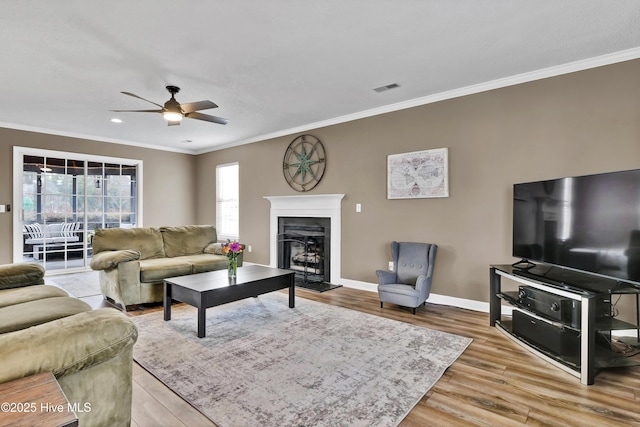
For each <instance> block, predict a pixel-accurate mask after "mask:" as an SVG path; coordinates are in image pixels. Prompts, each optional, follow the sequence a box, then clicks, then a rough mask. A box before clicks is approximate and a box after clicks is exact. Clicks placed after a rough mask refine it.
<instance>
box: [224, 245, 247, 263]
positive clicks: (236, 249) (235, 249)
mask: <svg viewBox="0 0 640 427" xmlns="http://www.w3.org/2000/svg"><path fill="white" fill-rule="evenodd" d="M241 252H242V245H241V244H240V243H238V242H235V241H233V242H231V241H229V242H227V243H225V244H224V245H222V253H223V254H225V255H226V256H227V258H229V259H230V260H235V259H236V258H238V254H239V253H241Z"/></svg>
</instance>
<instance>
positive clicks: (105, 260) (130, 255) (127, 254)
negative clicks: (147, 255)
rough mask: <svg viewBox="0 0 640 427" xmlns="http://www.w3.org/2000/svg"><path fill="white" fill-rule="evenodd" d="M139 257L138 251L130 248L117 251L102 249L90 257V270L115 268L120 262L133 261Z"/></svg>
mask: <svg viewBox="0 0 640 427" xmlns="http://www.w3.org/2000/svg"><path fill="white" fill-rule="evenodd" d="M138 259H140V252H138V251H134V250H131V249H122V250H119V251H103V252H99V253H97V254H94V255H93V257H91V264H90V266H91V269H92V270H109V269H112V268H116V267H117V266H118V264H120V263H121V262H128V261H135V260H138Z"/></svg>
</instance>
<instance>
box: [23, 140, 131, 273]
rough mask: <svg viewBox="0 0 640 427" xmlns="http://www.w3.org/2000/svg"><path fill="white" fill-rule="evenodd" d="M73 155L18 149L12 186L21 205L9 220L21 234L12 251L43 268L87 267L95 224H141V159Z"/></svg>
mask: <svg viewBox="0 0 640 427" xmlns="http://www.w3.org/2000/svg"><path fill="white" fill-rule="evenodd" d="M25 150H28V149H25ZM33 151H43V150H33ZM48 154H50V155H48ZM75 156H76V155H73V154H71V153H56V152H47V153H46V154H44V155H31V154H24V155H21V163H22V164H21V166H22V167H21V169H22V175H21V176H19V178H20V181H21V185H20V186H17V185H16V187H17V188H18V189H20V190H21V193H22V194H21V195H20V197H21V202H22V203H21V205H22V206H21V210H20V213H21V215H19V221H17V223H16V222H14V224H15V227H19V228H20V229H21V232H20V234H18V233H17V231H14V236H17V235H20V236H21V237H22V238H21V241H20V242H15V245H14V246H15V247H14V253H16V252H18V253H20V254H21V258H22V261H31V262H33V261H35V262H39V263H42V264H43V265H44V267H45V269H46V270H47V271H51V270H67V269H85V268H87V266H88V264H89V261H90V258H91V255H92V252H91V237H92V236H93V233H94V232H95V230H96V229H98V228H117V227H135V226H141V224H138V216H139V213H138V211H139V205H138V203H139V197H138V182H139V179H138V177H139V175H140V169H141V167H142V165H141V163H137V161H131V163H124V162H123V160H125V159H117V160H119V161H120V162H118V163H116V162H113V161H112V160H113V159H104V160H105V161H101V160H102V159H101V158H97V157H95V156H84V157H85V158H82V157H81V156H80V155H77V157H75ZM15 163H16V160H14V164H15ZM14 177H15V174H14ZM14 206H17V205H16V204H15V203H14ZM18 208H19V207H18ZM14 240H15V239H14ZM18 244H19V245H20V247H19V248H17V245H18Z"/></svg>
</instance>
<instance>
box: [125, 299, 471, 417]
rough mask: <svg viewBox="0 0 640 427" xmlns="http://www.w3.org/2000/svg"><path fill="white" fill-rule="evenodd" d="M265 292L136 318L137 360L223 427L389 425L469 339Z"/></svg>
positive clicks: (434, 380) (422, 391)
mask: <svg viewBox="0 0 640 427" xmlns="http://www.w3.org/2000/svg"><path fill="white" fill-rule="evenodd" d="M287 298H288V297H287V295H286V294H284V293H280V292H275V293H271V294H266V295H261V296H260V297H259V298H249V299H246V300H242V301H238V302H234V303H231V304H227V305H223V306H219V307H215V308H210V309H209V310H207V337H205V338H202V339H199V338H197V336H196V333H197V320H196V313H197V311H196V309H195V308H193V307H189V306H185V305H182V306H175V305H174V307H173V310H172V320H170V321H168V322H165V321H164V320H163V313H162V312H160V311H158V312H153V313H149V314H146V315H141V316H136V317H132V319H133V320H134V321H135V322H136V324H137V326H138V330H139V338H138V342H137V343H136V345H135V346H134V358H135V360H136V361H137V362H138V363H139V364H140V365H142V366H143V367H144V368H145V369H147V370H148V371H149V372H151V374H153V375H154V376H155V377H157V378H158V379H159V380H161V381H162V382H163V383H165V384H166V385H167V386H168V387H169V388H171V389H172V390H173V391H175V392H176V393H178V394H179V395H180V396H182V397H183V398H184V399H185V400H187V401H188V402H190V403H191V405H193V406H194V407H195V408H197V409H198V410H199V411H200V412H202V413H203V414H204V415H206V416H207V417H209V418H210V419H211V420H212V421H213V422H215V423H216V424H217V425H219V426H221V427H232V426H239V427H246V426H278V427H281V426H385V427H386V426H395V425H398V424H399V423H400V421H402V419H403V418H404V417H405V416H406V415H407V414H408V413H409V411H411V409H412V408H413V407H414V406H415V405H416V404H417V403H418V402H419V401H420V399H421V398H422V397H423V396H424V394H425V393H426V392H427V391H428V390H429V389H430V388H431V387H432V386H433V385H434V384H435V383H436V382H437V381H438V379H439V378H440V377H441V376H442V374H443V373H444V371H445V370H446V369H447V367H449V366H450V365H451V364H452V363H453V362H454V361H455V360H456V359H457V358H458V357H459V356H460V355H461V354H462V352H463V351H464V350H465V349H466V348H467V346H468V345H469V344H470V343H471V339H469V338H465V337H460V336H457V335H452V334H448V333H444V332H438V331H434V330H430V329H426V328H421V327H417V326H414V325H410V324H406V323H402V322H398V321H394V320H389V319H385V318H382V317H379V316H374V315H369V314H365V313H361V312H358V311H354V310H349V309H345V308H341V307H335V306H331V305H328V304H322V303H318V302H315V301H310V300H306V299H304V298H296V307H295V308H294V309H290V308H288V302H287V301H288V300H287Z"/></svg>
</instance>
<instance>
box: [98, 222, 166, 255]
mask: <svg viewBox="0 0 640 427" xmlns="http://www.w3.org/2000/svg"><path fill="white" fill-rule="evenodd" d="M91 245H92V247H93V253H99V252H102V251H115V250H120V249H130V250H133V251H138V252H140V259H149V258H161V257H164V256H165V253H164V245H163V242H162V234H161V233H160V230H158V229H157V228H100V229H97V230H96V231H95V234H94V236H93V240H92V243H91Z"/></svg>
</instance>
